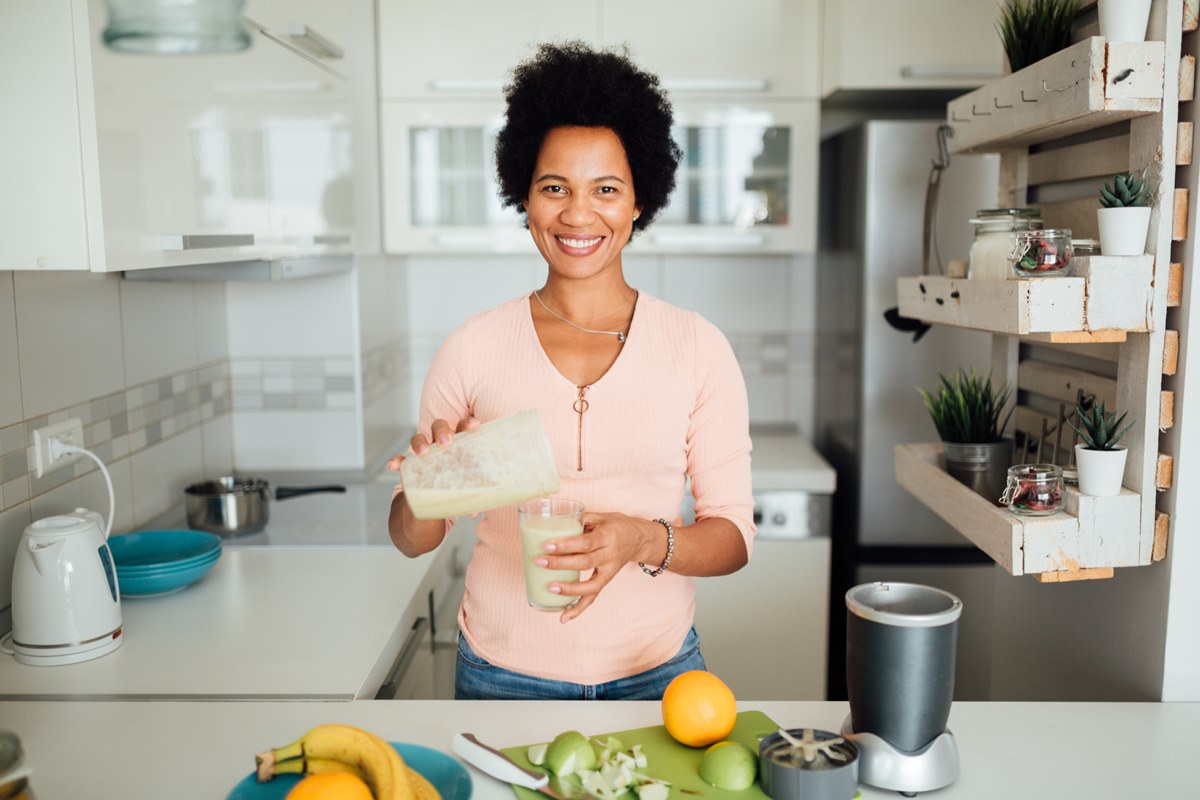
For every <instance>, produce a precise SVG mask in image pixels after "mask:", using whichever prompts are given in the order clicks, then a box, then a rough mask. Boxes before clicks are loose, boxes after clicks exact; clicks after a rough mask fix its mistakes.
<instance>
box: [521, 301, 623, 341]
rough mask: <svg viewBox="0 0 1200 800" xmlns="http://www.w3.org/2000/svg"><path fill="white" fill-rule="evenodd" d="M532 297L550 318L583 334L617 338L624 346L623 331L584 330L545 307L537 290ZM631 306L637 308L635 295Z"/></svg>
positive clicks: (544, 302)
mask: <svg viewBox="0 0 1200 800" xmlns="http://www.w3.org/2000/svg"><path fill="white" fill-rule="evenodd" d="M533 296H534V297H536V298H537V301H538V302H539V303H541V304H542V308H544V309H546V312H547V313H548V314H550V316H552V317H556V318H558V319H561V320H562V321H563V322H565V323H567V324H568V325H570V326H571V327H572V328H575V329H576V330H580V331H583V332H584V333H602V334H604V335H605V336H615V337H617V341H618V342H619V343H621V344H625V331H596V330H592V329H591V328H585V327H583V326H582V325H576V324H575V323H574V322H571V320H569V319H567V318H566V317H564V316H563V315H562V314H556V313H555V312H554V311H553V310H552V309H551V308H550V306H548V305H546V301H545V300H543V299H542V296H541V295H540V294H538V293H537V289H534V290H533ZM633 305H634V308H636V307H637V295H636V294H635V295H634V296H633Z"/></svg>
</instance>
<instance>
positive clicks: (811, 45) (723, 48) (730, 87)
mask: <svg viewBox="0 0 1200 800" xmlns="http://www.w3.org/2000/svg"><path fill="white" fill-rule="evenodd" d="M818 5H819V0H740V2H738V3H737V4H736V5H734V4H730V3H729V2H728V0H676V1H675V2H663V1H662V0H659V1H658V2H646V0H602V2H601V3H600V36H601V40H602V42H603V44H605V45H613V44H622V43H625V44H628V45H629V47H630V50H631V51H632V54H633V56H634V58H635V59H636V60H637V62H638V63H639V64H640V65H641V66H642V67H644V68H645V69H647V70H649V71H650V72H653V73H654V74H656V75H658V76H659V77H660V78H661V79H662V82H663V85H664V86H666V87H667V89H668V90H669V91H670V92H671V94H672V96H674V97H675V98H676V99H677V100H678V99H682V98H683V97H684V96H687V95H692V94H709V95H711V94H723V95H725V94H741V93H755V94H760V95H763V96H770V97H794V98H816V97H819V96H820V90H821V85H820V80H819V69H818V68H819V66H820V60H819V53H820V46H821V40H820V39H821V37H820V34H821V26H820V20H819V18H818V10H819V9H818Z"/></svg>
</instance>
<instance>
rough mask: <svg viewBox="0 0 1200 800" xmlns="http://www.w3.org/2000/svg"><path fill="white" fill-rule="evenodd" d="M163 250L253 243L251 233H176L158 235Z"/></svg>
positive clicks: (238, 245) (241, 245)
mask: <svg viewBox="0 0 1200 800" xmlns="http://www.w3.org/2000/svg"><path fill="white" fill-rule="evenodd" d="M159 238H160V240H161V245H160V246H161V247H162V249H163V250H171V251H180V250H210V249H212V248H215V247H247V246H250V245H253V244H254V234H253V233H209V234H199V235H195V234H178V235H169V236H162V237H159Z"/></svg>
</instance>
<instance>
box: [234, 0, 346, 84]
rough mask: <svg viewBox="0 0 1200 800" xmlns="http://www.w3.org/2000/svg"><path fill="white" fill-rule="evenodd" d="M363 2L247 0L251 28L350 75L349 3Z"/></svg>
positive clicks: (247, 13) (342, 0)
mask: <svg viewBox="0 0 1200 800" xmlns="http://www.w3.org/2000/svg"><path fill="white" fill-rule="evenodd" d="M363 1H364V0H339V1H338V2H330V0H246V5H245V8H244V12H245V17H246V20H247V22H248V24H250V26H251V27H254V28H259V29H260V30H261V31H262V32H264V33H266V34H267V35H268V36H269V37H270V38H272V39H275V40H276V41H277V42H279V43H280V44H283V45H284V46H285V47H288V48H290V49H291V50H293V51H295V52H296V53H299V54H300V55H302V56H305V57H307V58H309V59H311V60H312V61H313V62H314V63H316V64H319V65H321V66H323V67H325V68H327V69H329V70H332V71H334V72H336V73H338V74H340V75H343V76H345V75H347V74H348V73H349V66H348V62H349V60H350V59H351V58H352V57H353V55H354V54H353V48H354V46H355V44H356V43H355V42H354V41H353V39H352V33H351V31H352V25H351V13H352V12H351V11H350V9H349V8H348V7H347V3H348V2H363Z"/></svg>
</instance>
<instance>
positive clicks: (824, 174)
mask: <svg viewBox="0 0 1200 800" xmlns="http://www.w3.org/2000/svg"><path fill="white" fill-rule="evenodd" d="M937 129H938V122H936V121H925V120H901V121H882V120H881V121H871V122H866V123H863V124H860V125H858V126H856V127H853V128H850V129H849V130H846V131H844V132H842V133H839V134H837V135H835V136H831V137H829V138H828V139H826V140H825V141H823V142H822V144H821V164H820V191H819V198H820V200H819V206H818V226H819V235H818V242H819V251H818V258H817V276H818V277H817V284H818V290H817V291H818V297H817V309H818V311H817V317H818V324H817V356H816V357H817V385H816V395H817V397H816V431H815V437H814V439H815V443H816V446H817V448H818V449H819V450H820V451H821V453H822V455H824V456H825V458H826V459H827V460H828V461H829V462H830V463H831V464H832V465H833V466H834V468H835V469H836V470H837V473H838V488H837V493H836V494H835V496H834V508H833V525H832V530H833V553H832V559H833V562H832V572H831V576H830V577H831V581H830V585H831V589H830V593H831V596H830V629H829V631H830V634H829V642H830V648H829V673H828V674H829V687H828V688H829V698H830V699H835V698H841V697H845V683H844V681H845V661H844V657H845V633H844V632H845V602H844V599H843V598H844V595H845V592H846V591H847V590H848V589H849V588H850V587H852V586H854V585H856V584H858V583H862V582H866V581H869V580H901V581H903V580H913V581H914V582H919V583H927V584H933V585H938V586H939V587H940V588H945V589H947V590H948V591H951V592H953V593H955V594H957V595H959V596H960V597H962V599H963V604H964V614H963V624H962V625H961V630H962V631H963V633H962V637H963V644H962V645H960V659H959V666H960V669H959V673H960V676H962V677H960V679H959V681H958V683H959V684H960V687H962V689H963V691H962V692H960V696H961V697H963V698H966V697H977V696H980V695H981V694H985V691H984V684H985V683H986V674H984V670H982V669H981V668H980V667H979V666H978V665H977V664H976V662H977V661H978V662H979V664H983V663H984V662H985V661H987V660H990V659H986V653H982V652H977V651H979V650H981V649H982V648H984V647H985V646H986V645H985V641H984V640H983V639H981V640H980V641H979V642H978V643H974V642H973V637H975V636H979V637H985V636H986V629H987V627H988V626H990V620H991V613H990V596H991V592H990V587H991V580H992V578H991V568H990V566H989V565H990V563H991V562H990V560H989V559H987V558H986V557H985V556H983V555H982V554H981V553H979V551H978V550H977V549H976V548H975V547H974V546H973V545H971V544H970V543H969V542H968V541H967V540H966V539H964V538H963V537H962V536H960V535H959V534H958V533H956V532H955V531H954V530H952V529H951V528H950V527H949V526H947V525H946V524H945V523H943V522H942V521H941V520H940V519H938V517H937V516H936V515H934V514H933V513H932V512H930V511H928V510H927V509H926V508H925V507H924V506H923V505H921V504H920V503H919V502H918V501H917V500H916V499H915V498H914V497H912V496H911V495H909V494H908V493H907V492H906V491H905V490H903V489H901V488H900V487H899V486H898V485H897V483H896V477H895V470H894V466H893V458H892V451H893V448H894V447H895V445H897V444H900V443H908V442H928V441H936V440H937V432H936V430H935V429H934V427H933V423H932V422H931V421H930V419H929V414H928V412H927V411H926V410H925V408H924V405H923V403H922V401H921V398H920V396H919V395H918V393H917V387H924V388H926V389H930V388H933V387H934V386H935V385H936V384H937V381H938V372H939V371H942V372H947V373H949V372H952V371H954V370H956V369H958V368H959V367H967V368H970V367H974V368H975V369H976V370H981V371H983V372H985V373H986V372H987V371H988V369H989V366H990V346H991V338H990V336H989V335H986V334H982V333H976V332H973V331H966V330H961V329H956V328H950V327H945V326H934V327H933V328H930V329H928V330H927V331H924V332H922V331H921V330H920V329H918V330H897V329H896V327H894V326H893V325H892V324H890V323H889V322H888V321H887V320H886V319H885V317H884V313H885V311H887V310H888V309H889V308H893V307H895V306H896V279H897V278H899V277H901V276H905V275H918V274H920V273H921V272H922V257H923V250H924V249H925V248H924V245H923V240H922V234H923V229H924V225H923V223H924V217H925V200H926V187H927V184H928V182H929V177H930V168H931V164H932V162H933V161H934V160H935V159H936V158H938V156H939V148H938V142H937ZM998 175H999V161H998V158H997V157H995V156H953V157H951V158H950V166H949V168H948V169H947V170H945V171H944V172H943V173H941V177H940V186H939V191H938V207H937V213H936V215H935V225H934V226H933V230H935V231H936V237H935V242H936V249H934V248H931V250H933V251H934V252H936V253H938V254H940V257H941V260H942V262H943V263H948V261H949V260H950V259H964V260H965V259H966V258H967V253H968V251H969V248H970V243H971V239H972V237H973V235H974V227H973V226H972V225H971V224H970V223H969V220H970V219H971V218H972V217H973V216H974V214H975V212H976V211H977V210H978V209H983V208H993V207H995V206H996V204H997V194H998ZM930 262H931V263H930V270H931V271H932V272H934V273H937V272H938V271H939V267H938V265H937V263H936V259H935V258H933V257H931V258H930ZM909 327H911V326H909ZM918 334H921V335H918ZM964 594H965V595H967V596H963V595H964ZM964 651H965V652H964ZM964 655H965V656H967V659H966V662H965V668H964V661H963V656H964Z"/></svg>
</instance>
